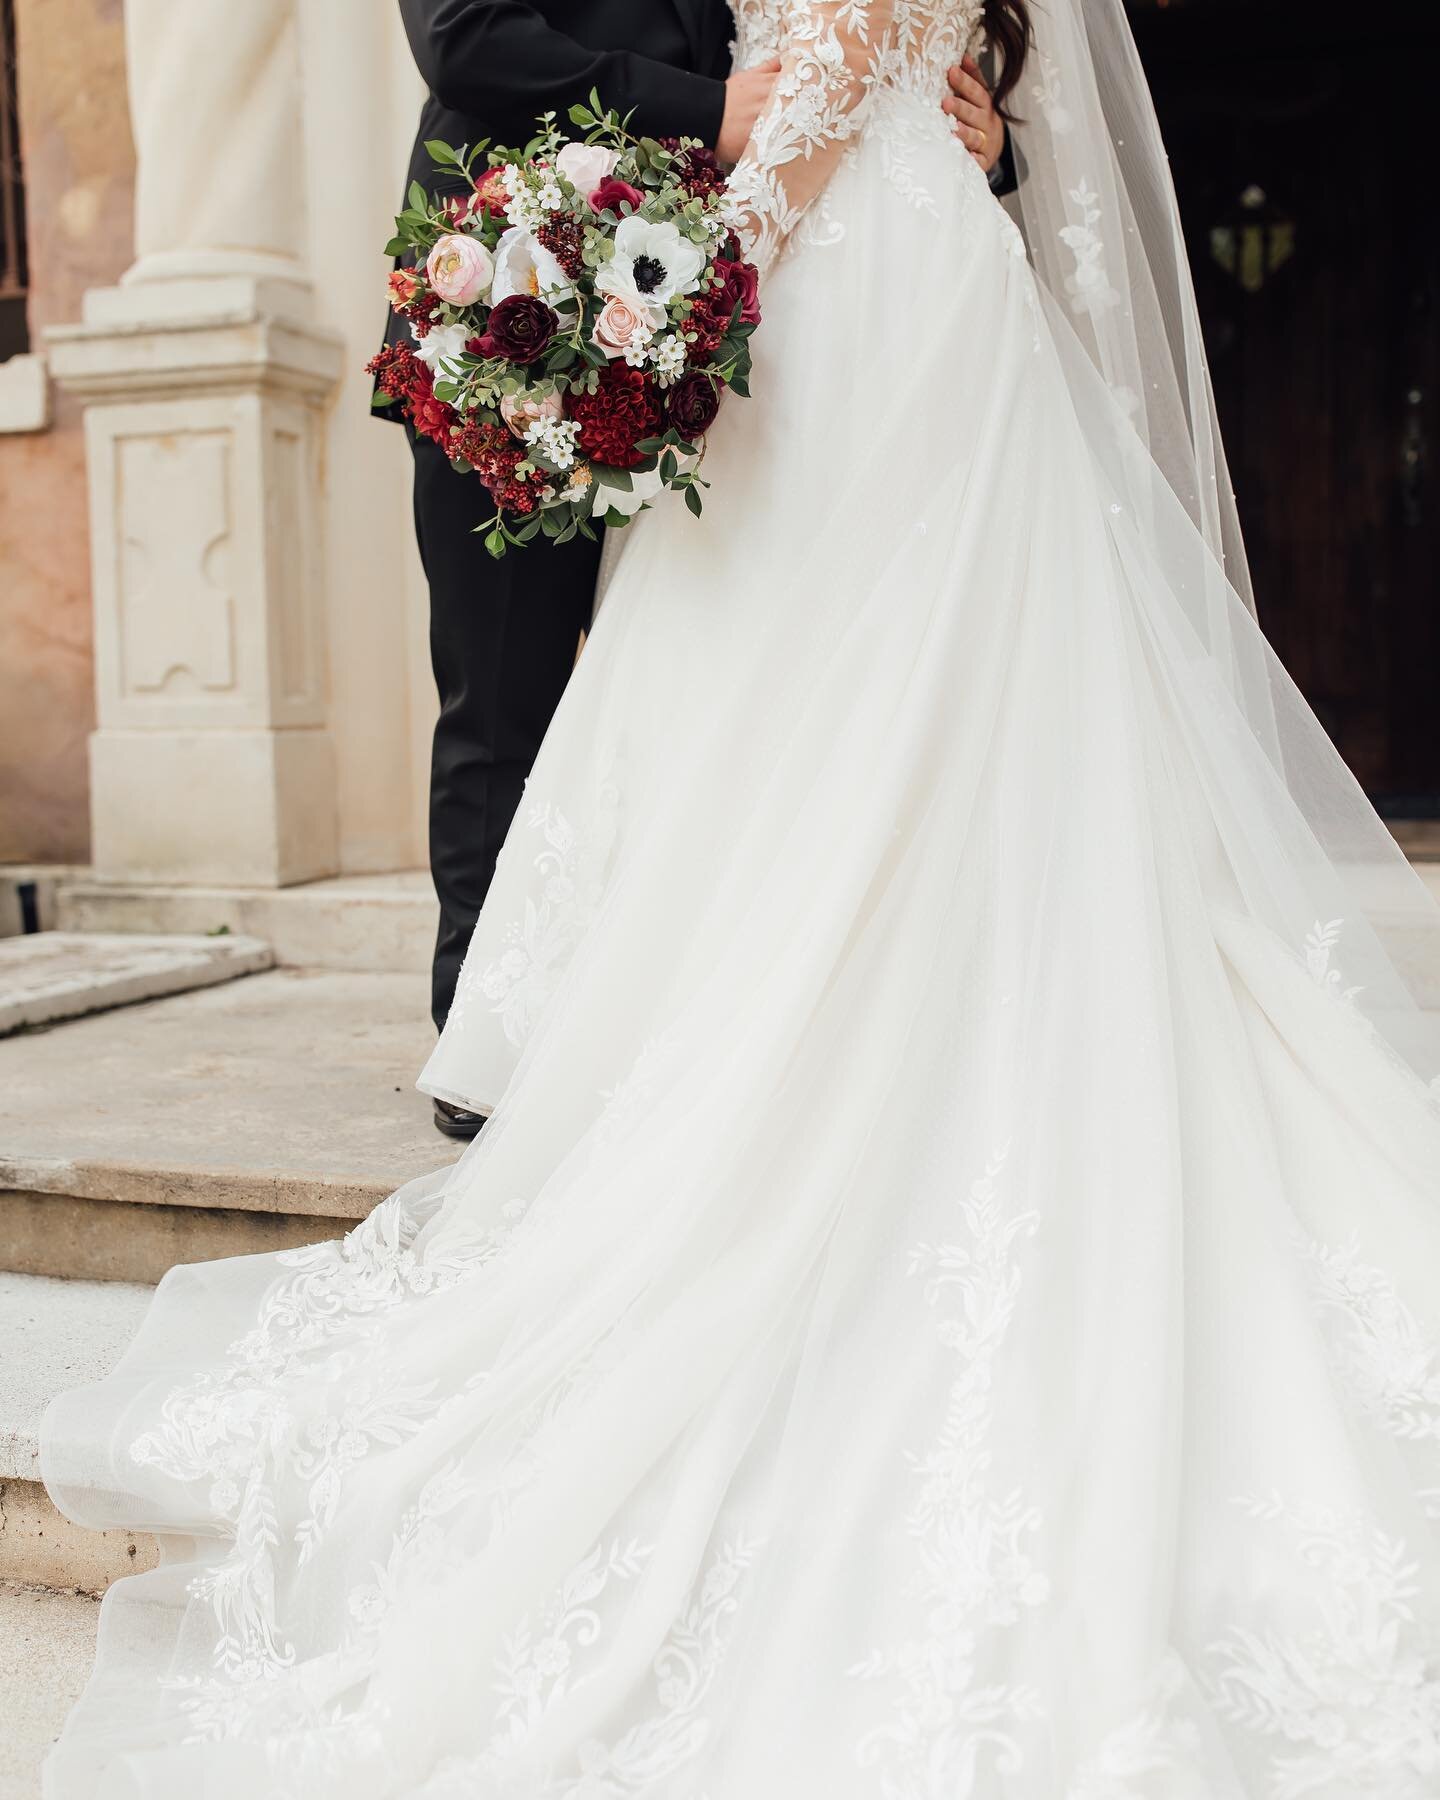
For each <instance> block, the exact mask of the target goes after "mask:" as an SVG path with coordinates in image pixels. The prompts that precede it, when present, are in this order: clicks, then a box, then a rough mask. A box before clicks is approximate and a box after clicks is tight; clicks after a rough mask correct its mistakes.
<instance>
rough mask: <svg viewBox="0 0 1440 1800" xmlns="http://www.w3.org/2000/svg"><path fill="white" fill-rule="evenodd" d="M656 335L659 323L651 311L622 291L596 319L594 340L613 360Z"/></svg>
mask: <svg viewBox="0 0 1440 1800" xmlns="http://www.w3.org/2000/svg"><path fill="white" fill-rule="evenodd" d="M654 335H655V326H654V323H653V322H652V320H651V319H650V316H649V314H648V313H646V312H645V311H644V310H643V309H642V308H641V307H638V306H634V305H632V304H631V302H630V301H628V300H623V299H621V297H620V296H619V295H618V294H612V295H611V296H610V298H609V299H608V300H607V301H606V302H605V305H604V307H603V309H602V310H601V313H600V317H599V318H598V319H596V321H595V328H594V330H593V331H592V332H591V333H590V342H591V343H592V344H594V346H595V348H596V349H597V350H603V351H604V352H605V354H606V356H608V357H609V358H610V360H611V361H612V362H613V361H614V360H615V358H616V357H617V356H624V354H625V353H626V351H627V350H629V349H630V348H631V346H632V345H633V346H635V348H637V349H638V348H639V346H640V345H641V344H644V343H647V342H648V341H649V340H650V339H651V338H652V337H653V336H654Z"/></svg>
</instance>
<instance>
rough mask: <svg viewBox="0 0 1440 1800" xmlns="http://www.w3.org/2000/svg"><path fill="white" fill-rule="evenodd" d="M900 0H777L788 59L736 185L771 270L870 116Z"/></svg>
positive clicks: (744, 222)
mask: <svg viewBox="0 0 1440 1800" xmlns="http://www.w3.org/2000/svg"><path fill="white" fill-rule="evenodd" d="M893 3H894V0H771V7H770V8H767V10H771V11H773V13H774V14H775V15H776V17H775V18H774V24H775V25H776V26H778V31H777V32H776V36H777V37H778V40H779V42H778V45H777V52H776V53H777V54H778V55H779V57H780V59H781V63H782V69H781V74H780V78H779V80H778V81H777V82H776V84H775V93H774V96H773V98H772V99H771V102H770V104H769V106H768V107H767V108H766V110H765V111H764V112H763V113H762V114H761V116H760V118H759V120H758V121H757V122H756V125H755V129H754V131H753V132H752V133H751V136H750V142H749V143H748V144H747V145H746V146H745V152H744V154H743V156H742V157H741V159H740V161H739V163H738V164H737V165H736V167H735V171H734V174H733V175H732V177H731V188H732V191H733V193H734V194H735V196H736V199H737V202H738V204H739V207H740V209H741V214H742V216H741V219H740V222H739V225H738V230H739V232H740V235H741V238H742V239H743V240H744V242H745V244H746V246H747V250H748V253H749V255H750V258H751V260H752V261H753V262H756V263H758V264H759V266H760V267H761V268H762V269H764V268H767V267H768V266H769V265H770V264H771V263H772V262H773V261H774V260H775V258H776V256H777V255H778V254H779V252H780V250H781V249H782V248H783V246H784V244H785V241H786V239H787V238H788V237H789V236H790V234H791V232H793V231H794V229H795V227H796V226H797V225H798V224H799V222H800V220H801V218H802V217H803V216H804V214H805V211H806V209H807V208H808V207H809V206H810V205H811V203H812V202H813V201H814V200H815V198H816V197H817V195H818V194H819V193H820V190H821V189H822V188H823V187H824V186H825V183H826V182H827V181H828V180H829V179H830V176H831V175H832V174H833V173H834V170H835V166H836V164H837V163H838V162H839V160H840V157H841V155H842V153H843V151H844V147H845V145H846V144H847V143H848V142H849V140H850V139H852V138H853V137H855V136H856V135H857V133H858V132H859V130H860V127H861V125H862V123H863V119H864V110H865V103H866V100H867V99H868V97H869V94H870V90H871V88H872V86H873V84H874V80H875V73H876V67H877V63H878V58H879V54H880V46H881V45H882V44H883V43H884V41H885V38H886V36H887V33H888V30H889V26H890V22H891V12H892V6H893Z"/></svg>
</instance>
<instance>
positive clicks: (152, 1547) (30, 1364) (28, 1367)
mask: <svg viewBox="0 0 1440 1800" xmlns="http://www.w3.org/2000/svg"><path fill="white" fill-rule="evenodd" d="M151 1291H152V1290H151V1289H150V1288H148V1287H141V1286H139V1285H135V1284H132V1283H129V1282H118V1281H105V1282H97V1281H55V1280H51V1279H49V1278H47V1277H45V1276H38V1275H0V1320H3V1321H4V1329H5V1345H6V1355H5V1357H4V1359H3V1361H0V1580H4V1581H13V1582H21V1583H25V1584H28V1585H30V1586H37V1587H48V1588H56V1589H65V1590H77V1591H81V1592H84V1593H89V1594H98V1593H102V1592H103V1591H104V1590H105V1589H106V1588H107V1587H108V1586H109V1585H110V1583H111V1582H112V1581H114V1580H116V1579H117V1578H118V1577H119V1576H121V1575H128V1574H132V1573H134V1572H135V1571H136V1570H137V1569H143V1568H149V1567H150V1566H151V1565H152V1564H153V1563H154V1562H155V1559H156V1556H157V1553H158V1552H157V1547H156V1544H155V1542H154V1540H153V1539H152V1538H145V1537H137V1536H131V1535H130V1534H129V1533H127V1532H120V1531H84V1530H82V1529H81V1528H80V1527H79V1526H76V1525H72V1524H71V1523H70V1521H69V1520H68V1519H65V1518H62V1517H61V1515H60V1514H59V1513H58V1512H56V1510H55V1508H54V1507H53V1506H52V1505H51V1504H50V1500H49V1497H48V1496H47V1494H46V1492H45V1489H44V1487H43V1486H42V1485H41V1482H40V1421H41V1418H42V1417H43V1416H44V1412H45V1408H46V1407H47V1406H48V1405H49V1404H50V1401H51V1400H52V1399H53V1398H54V1396H55V1395H56V1394H58V1393H61V1392H63V1391H64V1390H65V1389H66V1388H71V1387H78V1386H81V1385H82V1384H83V1383H85V1382H89V1381H96V1380H98V1379H99V1378H100V1377H101V1376H102V1375H105V1374H107V1373H108V1372H109V1371H110V1370H111V1369H112V1368H113V1367H114V1366H115V1364H116V1362H118V1360H119V1358H120V1355H121V1353H122V1352H123V1351H124V1349H125V1347H126V1345H127V1344H128V1343H129V1342H130V1340H131V1338H132V1337H134V1335H135V1332H136V1330H137V1329H138V1328H139V1325H140V1321H141V1319H142V1318H143V1317H144V1315H145V1308H146V1306H147V1305H148V1304H149V1300H150V1295H151Z"/></svg>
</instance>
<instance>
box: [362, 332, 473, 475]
mask: <svg viewBox="0 0 1440 1800" xmlns="http://www.w3.org/2000/svg"><path fill="white" fill-rule="evenodd" d="M365 366H366V370H367V372H368V373H369V374H371V375H373V376H374V377H375V385H376V387H378V388H379V390H380V392H381V393H382V394H384V395H386V397H387V398H389V399H391V400H399V401H400V402H402V404H403V405H404V408H405V416H406V417H407V418H408V419H409V420H410V423H411V424H412V425H413V426H414V427H415V429H416V430H417V431H418V432H419V433H420V435H421V437H428V438H432V439H433V440H434V441H435V442H436V443H437V444H439V445H440V446H441V447H442V448H444V449H448V448H449V438H450V432H451V430H452V429H453V427H454V424H455V409H454V407H453V406H447V405H446V403H445V402H444V401H443V400H437V399H436V398H435V384H434V379H433V377H432V376H431V374H430V371H429V370H428V369H427V368H426V367H425V365H424V363H422V362H421V360H420V358H419V357H418V356H416V354H415V352H414V351H413V350H412V349H411V348H410V346H409V345H408V344H387V345H386V346H385V348H384V349H383V350H382V351H381V352H380V354H379V355H378V356H376V357H373V358H372V359H371V361H370V362H368V363H367V364H366V365H365Z"/></svg>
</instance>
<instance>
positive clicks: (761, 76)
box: [715, 56, 780, 164]
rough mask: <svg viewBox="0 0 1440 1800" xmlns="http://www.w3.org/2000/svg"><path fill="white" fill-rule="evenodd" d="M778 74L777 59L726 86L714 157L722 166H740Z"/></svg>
mask: <svg viewBox="0 0 1440 1800" xmlns="http://www.w3.org/2000/svg"><path fill="white" fill-rule="evenodd" d="M779 73H780V58H779V57H778V56H776V57H772V58H771V60H770V61H769V62H766V63H761V64H760V66H759V67H758V68H755V69H739V70H737V71H736V73H735V74H733V75H732V76H731V77H730V79H729V80H728V81H727V82H726V83H725V116H724V118H723V119H722V120H721V121H720V136H719V137H718V138H717V139H716V140H715V154H716V155H717V156H718V157H719V158H720V160H721V162H722V163H729V164H734V163H737V162H739V160H740V156H741V152H742V151H743V150H744V148H745V146H746V144H747V143H748V142H749V141H750V133H751V132H752V131H753V130H754V129H755V121H756V120H757V119H758V118H759V117H760V115H761V113H762V112H764V110H765V108H766V107H767V106H768V105H769V103H770V95H771V93H772V92H773V90H774V87H775V77H776V76H777V75H778V74H779Z"/></svg>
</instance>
